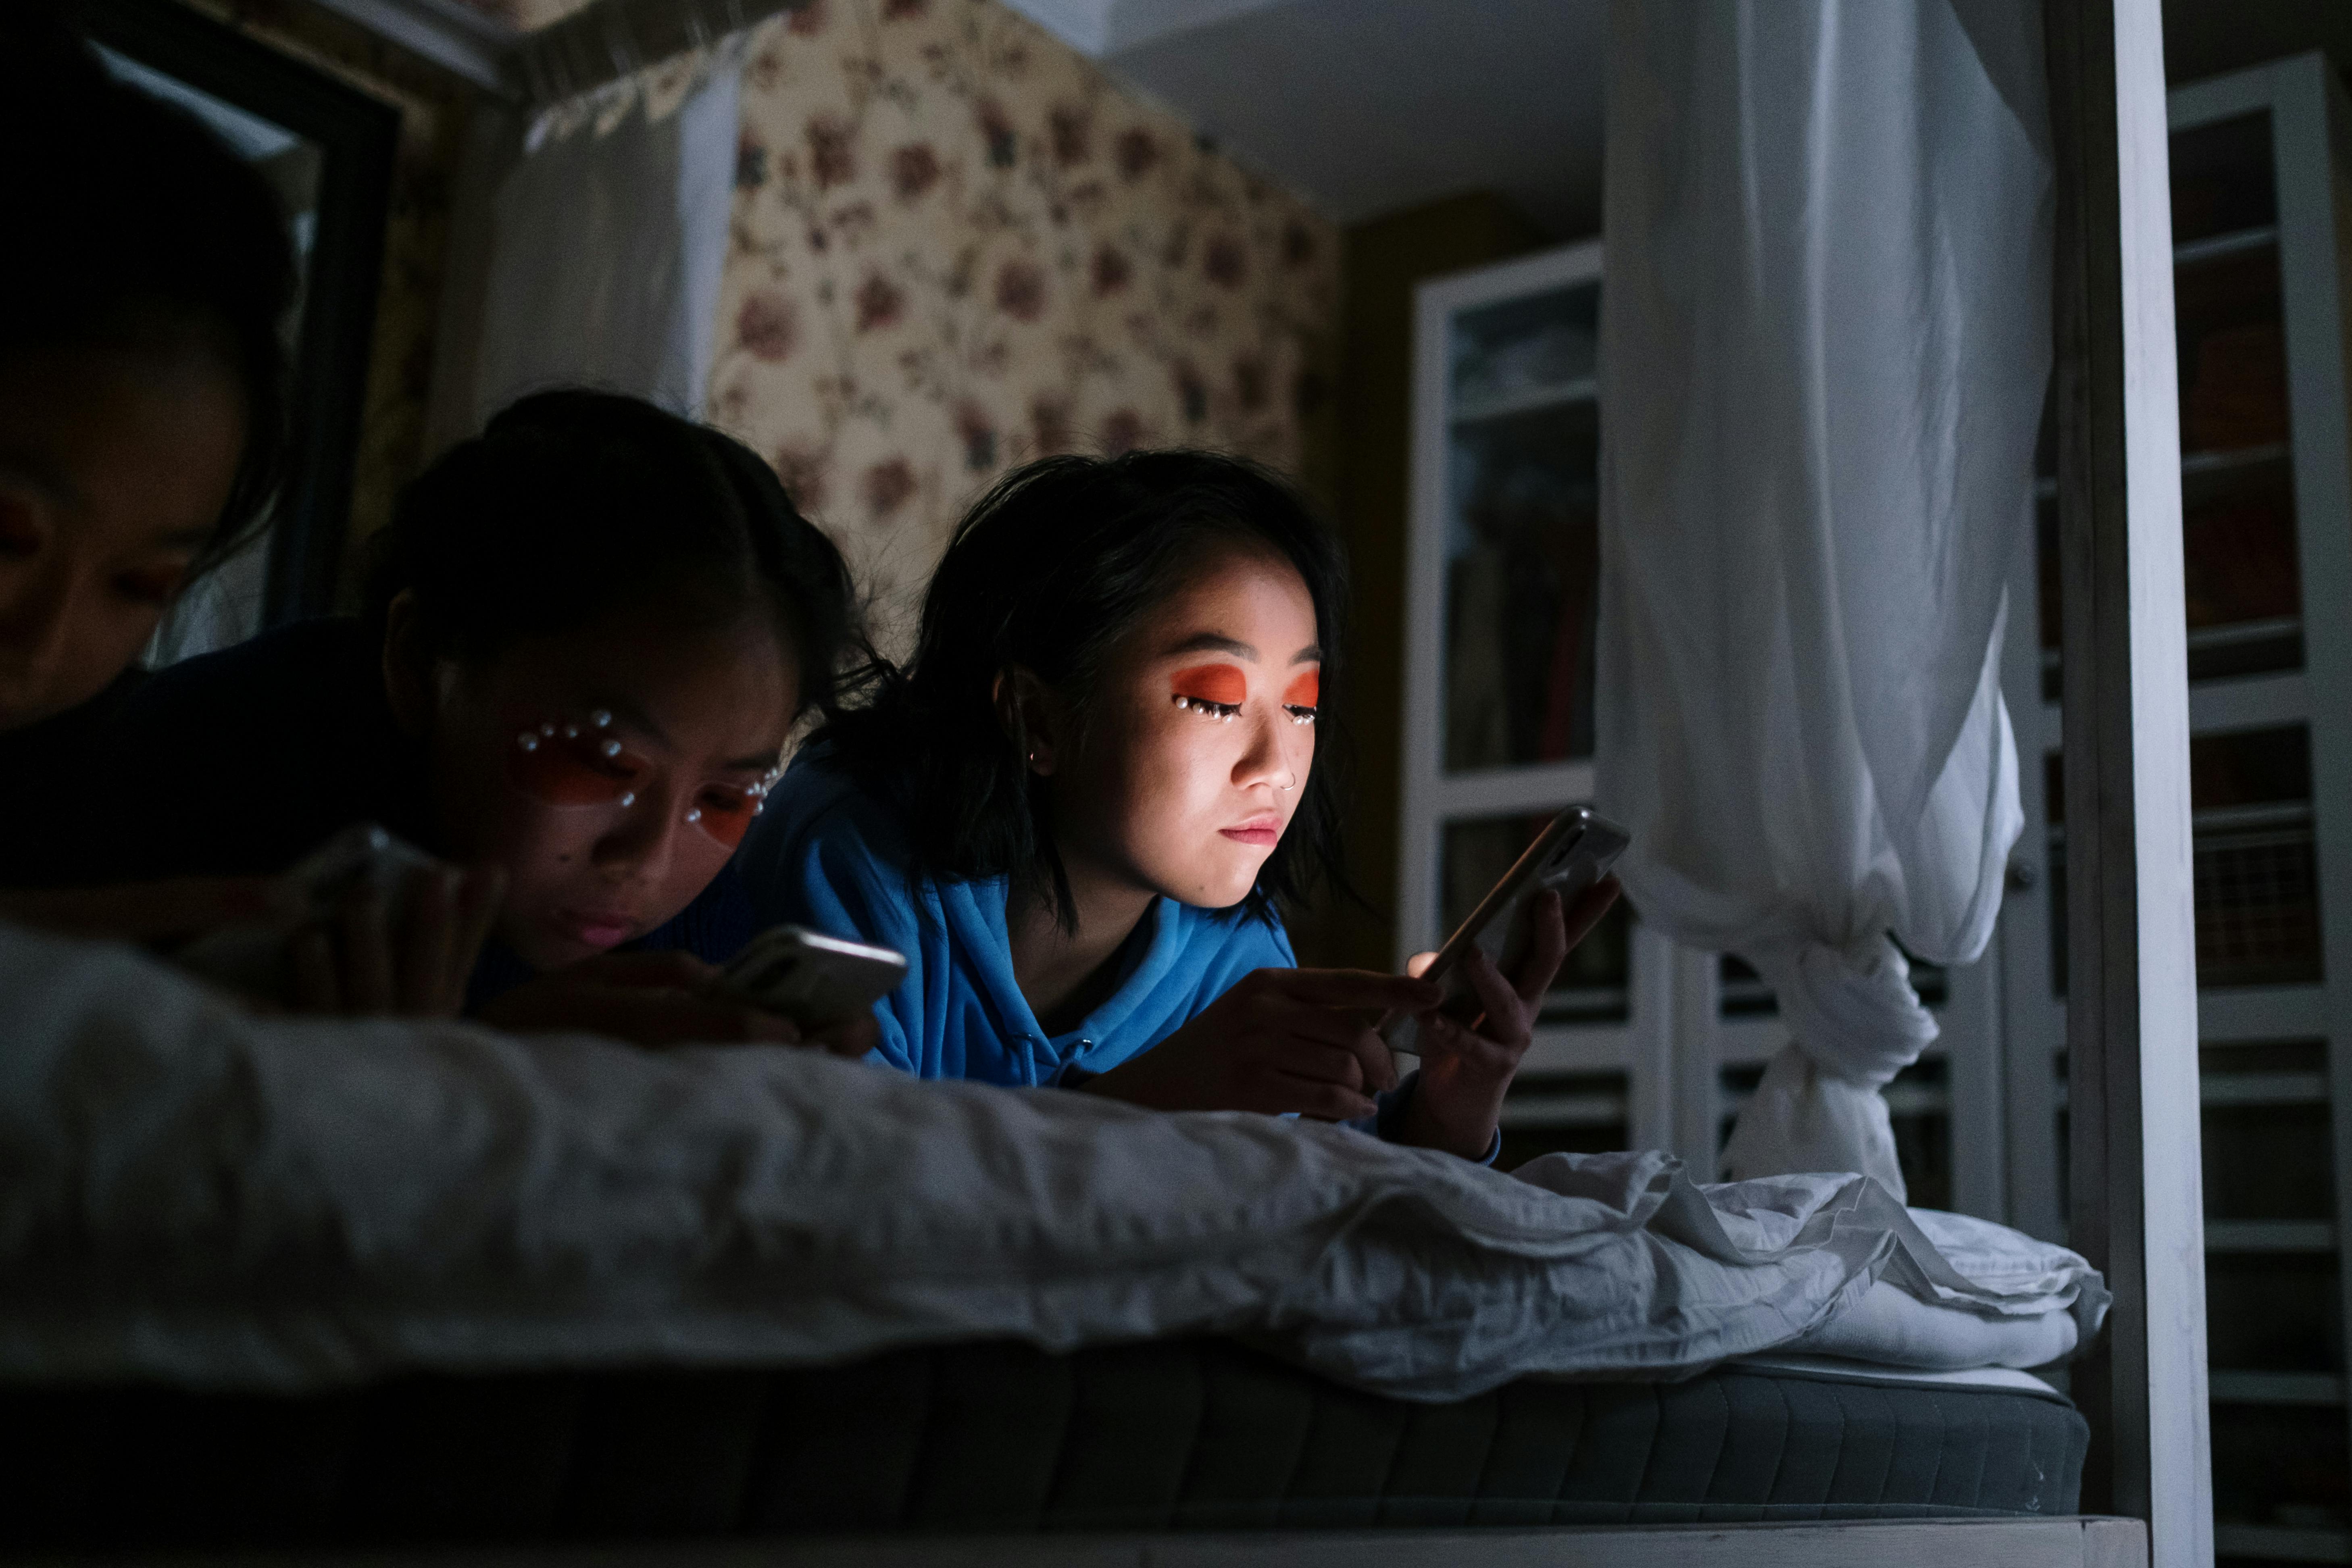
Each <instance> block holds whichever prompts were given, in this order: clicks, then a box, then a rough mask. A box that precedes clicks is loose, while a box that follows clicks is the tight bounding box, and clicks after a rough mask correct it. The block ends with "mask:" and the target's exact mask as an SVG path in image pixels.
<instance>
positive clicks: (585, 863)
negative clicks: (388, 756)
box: [427, 605, 799, 969]
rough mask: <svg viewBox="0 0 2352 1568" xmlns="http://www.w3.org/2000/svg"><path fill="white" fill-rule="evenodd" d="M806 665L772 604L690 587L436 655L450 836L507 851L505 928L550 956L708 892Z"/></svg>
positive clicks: (662, 915)
mask: <svg viewBox="0 0 2352 1568" xmlns="http://www.w3.org/2000/svg"><path fill="white" fill-rule="evenodd" d="M798 687H799V679H798V676H797V674H796V672H795V671H794V670H793V668H792V666H791V662H790V659H789V658H788V656H787V655H786V654H785V653H784V652H783V650H782V647H780V646H779V644H778V640H777V637H776V634H775V632H774V631H773V629H772V627H771V626H769V624H768V623H766V622H765V621H764V620H762V619H760V618H758V617H742V618H739V619H738V620H736V621H735V622H734V623H733V624H731V625H726V626H718V627H712V626H704V625H698V624H697V618H696V617H695V616H692V615H691V614H690V613H681V611H680V609H679V608H678V607H677V606H676V605H650V606H642V607H637V608H634V609H631V610H627V611H623V612H617V613H615V614H613V615H609V616H604V617H602V618H600V619H599V620H597V621H595V622H593V623H592V624H590V625H589V626H583V627H582V628H580V629H578V630H576V631H572V632H567V633H564V634H562V635H561V636H558V637H532V638H529V639H526V640H524V641H522V642H519V643H517V644H515V645H514V646H512V647H509V648H508V649H507V650H506V651H504V652H502V653H500V654H499V656H498V657H497V658H495V659H493V660H492V661H491V662H490V663H489V664H488V666H487V667H485V668H471V669H461V668H458V667H457V666H456V665H454V664H450V663H447V662H446V661H445V662H444V663H442V664H440V665H438V666H436V668H435V674H434V680H433V692H432V697H431V701H432V704H433V710H432V719H431V723H430V730H429V733H428V736H427V752H428V755H429V758H430V763H429V767H430V776H431V785H432V792H433V798H434V805H435V810H436V818H437V826H438V827H439V830H440V840H441V842H440V843H439V845H438V846H437V847H439V848H441V849H442V851H443V852H444V853H446V854H448V855H451V856H454V857H456V858H460V859H464V860H469V861H488V862H495V863H496V864H498V865H499V866H502V867H504V868H506V873H507V879H508V889H509V891H508V895H507V904H506V910H505V912H504V913H503V914H502V915H501V916H500V917H499V927H498V934H499V938H500V939H501V940H502V941H504V942H506V944H507V945H508V946H509V947H510V948H512V949H513V950H514V951H515V952H516V953H517V954H519V955H520V957H522V958H523V959H524V960H525V961H526V962H528V963H530V964H531V965H533V966H534V967H536V968H540V969H551V968H555V967H557V966H559V965H562V964H565V963H573V962H575V961H577V960H579V959H582V958H585V957H588V956H589V955H590V954H592V953H596V952H604V950H606V949H608V948H612V947H614V946H617V945H619V944H620V943H622V942H627V941H629V940H631V939H632V938H635V937H639V936H643V935H644V934H646V932H647V931H651V930H653V929H654V928H655V927H656V926H658V925H660V924H662V923H663V922H664V921H667V920H669V919H670V918H671V917H673V916H675V915H676V914H677V912H678V911H679V910H683V909H684V908H686V906H687V905H688V904H689V903H692V902H693V901H694V900H695V899H696V897H697V896H698V895H699V894H700V893H701V892H702V890H703V889H705V888H707V887H709V885H710V880H711V879H712V878H714V877H716V876H718V875H719V870H720V869H721V868H723V867H724V866H725V865H726V864H727V859H728V857H729V856H730V855H731V854H732V853H733V852H734V848H735V846H736V845H737V844H738V843H740V842H741V840H742V837H743V834H744V831H745V830H746V829H747V828H749V827H750V826H751V818H752V817H753V816H754V815H756V813H757V812H758V810H759V808H760V804H761V797H762V796H763V795H765V794H766V791H767V786H768V784H770V783H771V782H772V779H773V777H774V772H775V768H776V765H777V762H778V758H779V755H780V753H781V752H782V750H783V745H784V741H785V737H786V735H787V733H788V731H789V730H790V726H791V718H792V714H793V709H794V708H795V707H796V706H797V700H798Z"/></svg>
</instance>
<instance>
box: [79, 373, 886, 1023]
mask: <svg viewBox="0 0 2352 1568" xmlns="http://www.w3.org/2000/svg"><path fill="white" fill-rule="evenodd" d="M370 545H371V548H372V551H373V555H372V568H371V571H370V573H369V576H368V582H367V589H366V594H365V604H364V610H363V613H362V615H361V616H359V617H358V618H356V619H333V620H323V621H313V622H308V623H304V624H300V625H297V626H289V627H285V628H283V629H281V630H278V631H276V632H272V633H268V634H267V635H265V636H263V637H257V638H256V639H255V640H253V641H252V642H249V643H247V644H244V645H242V646H240V647H234V648H230V649H227V650H226V651H224V652H221V653H217V654H214V655H210V656H207V657H205V658H196V659H191V660H189V661H187V662H186V663H184V664H181V665H176V666H174V667H173V668H170V669H168V670H165V671H163V672H162V673H160V674H158V675H156V676H154V677H153V678H152V679H150V680H149V681H148V682H147V683H146V685H145V686H144V687H143V688H142V689H141V690H140V691H138V692H137V693H136V694H135V695H134V696H132V697H131V699H129V700H128V701H127V702H126V703H125V704H124V707H123V710H122V711H121V714H120V715H119V716H118V717H117V718H116V719H115V721H113V722H112V724H111V725H110V731H109V732H110V745H111V746H112V747H114V748H115V750H116V752H117V754H118V757H119V759H120V763H121V765H122V766H124V767H128V766H130V765H131V762H132V760H133V759H137V758H153V759H163V760H168V763H169V768H170V782H169V786H168V787H167V788H164V789H162V790H160V791H157V792H156V793H155V794H154V795H153V796H152V798H151V799H150V800H149V801H147V802H146V803H144V804H142V805H141V807H140V808H139V809H138V810H137V811H135V812H127V813H123V814H121V823H120V824H119V828H118V830H117V832H116V833H115V835H114V837H113V844H112V847H111V849H110V853H109V854H108V855H107V856H106V857H104V858H103V859H104V860H105V861H106V862H110V863H106V864H104V867H103V868H104V870H105V871H107V872H109V873H111V874H112V875H115V876H121V877H138V878H152V877H158V876H165V875H187V874H195V873H231V872H242V871H258V870H275V869H278V868H282V867H284V866H286V865H288V864H289V863H290V862H292V861H294V860H295V859H296V858H299V857H300V856H301V855H303V854H304V853H305V852H306V851H308V850H310V849H311V848H313V847H315V846H317V845H318V844H319V843H320V842H321V841H322V840H324V839H326V838H328V837H331V835H333V834H334V833H335V832H336V831H337V830H339V829H341V828H343V827H346V826H350V825H352V824H354V823H359V822H371V821H372V822H376V823H380V824H382V825H383V826H385V827H387V828H389V829H391V830H392V831H393V832H394V833H395V834H397V835H399V836H401V837H404V838H406V839H409V840H411V841H412V842H414V843H415V844H416V845H417V846H419V847H422V848H424V849H425V850H426V851H428V852H429V853H431V854H433V855H436V856H438V857H441V858H445V859H447V860H451V861H455V862H460V863H465V864H471V865H484V866H489V867H494V868H498V869H499V871H501V872H502V873H503V877H504V882H505V887H506V896H505V900H504V904H503V907H502V908H501V909H500V910H499V913H498V916H497V920H496V923H495V925H494V927H493V928H492V940H491V942H490V943H489V946H488V949H487V951H485V952H484V953H483V955H482V959H481V962H480V963H479V965H478V966H477V967H476V968H475V970H474V972H473V974H472V977H471V984H470V985H469V987H468V996H467V1008H468V1011H470V1012H473V1013H475V1014H477V1015H478V1016H482V1017H483V1018H485V1019H487V1020H488V1021H490V1022H494V1023H498V1024H499V1025H501V1026H507V1027H511V1028H518V1029H530V1028H583V1029H593V1030H595V1031H596V1032H598V1033H602V1034H606V1035H611V1036H614V1037H620V1038H623V1039H633V1040H635V1041H638V1042H639V1043H642V1044H660V1043H667V1042H672V1041H684V1040H730V1039H770V1040H790V1039H793V1038H795V1037H796V1033H795V1031H794V1029H793V1026H792V1025H791V1024H790V1023H789V1022H788V1021H787V1020H784V1019H782V1018H778V1017H774V1016H770V1015H767V1014H763V1013H761V1012H758V1011H755V1010H751V1009H749V1008H746V1007H743V1006H741V1005H737V1004H735V1003H732V1002H730V1001H727V1000H725V999H724V998H722V997H719V996H718V995H716V994H712V992H711V991H710V988H709V980H710V979H711V977H712V974H713V973H714V972H713V969H712V964H713V963H714V962H716V961H721V960H724V959H726V958H728V957H730V956H732V955H733V953H734V952H737V951H738V950H740V948H741V947H742V946H743V944H744V943H745V942H747V941H749V939H750V938H751V935H752V931H753V928H752V926H751V906H750V904H749V901H748V900H747V899H746V897H745V894H744V891H743V888H742V884H741V883H740V880H739V879H737V878H736V877H735V876H734V875H733V874H732V872H731V871H730V869H729V862H730V857H731V856H732V855H733V853H734V851H735V847H736V846H737V844H738V843H739V842H740V840H741V838H742V837H743V834H744V832H745V830H746V829H747V828H748V827H749V826H751V821H752V819H753V817H754V816H757V815H758V813H759V811H760V809H761V804H762V801H763V799H764V796H765V795H766V793H767V790H768V788H769V785H770V784H772V782H773V780H774V778H775V776H776V773H777V772H778V769H779V766H780V762H781V758H782V753H783V749H784V746H785V744H786V742H787V740H788V739H789V737H790V734H791V731H792V729H793V724H794V723H795V721H797V720H798V719H799V718H800V716H801V715H802V714H803V712H804V711H806V710H811V709H814V710H821V711H830V710H831V709H832V708H833V707H834V705H835V688H836V679H837V671H838V670H839V669H840V668H842V667H843V665H844V663H845V660H848V661H853V662H855V661H856V650H857V649H859V648H861V647H863V641H862V638H861V637H859V636H858V635H857V631H856V605H855V602H854V599H853V596H852V594H851V589H850V581H849V574H848V571H847V568H846V567H845V565H844V563H843V562H842V558H841V555H840V552H838V551H837V550H835V548H834V546H833V544H832V542H830V541H829V540H827V539H826V538H825V536H824V534H823V533H822V532H820V531H818V530H817V529H816V528H814V526H812V525H811V524H810V523H809V522H808V521H806V520H805V519H803V517H802V516H801V515H800V514H799V512H797V511H796V510H793V505H792V502H791V501H790V500H788V499H787V498H786V497H785V494H784V492H783V489H782V486H781V485H779V484H778V482H777V480H776V478H775V475H774V474H773V473H772V472H771V471H770V470H769V468H768V467H767V465H766V464H764V463H762V462H761V460H760V459H759V458H757V457H755V456H753V455H752V454H751V452H750V451H749V450H748V449H746V448H745V447H742V446H740V444H738V443H737V442H735V441H732V440H730V439H729V438H728V437H724V436H721V435H719V434H718V433H717V432H715V431H712V430H709V429H707V428H705V427H703V426H698V425H696V424H694V423H692V422H690V421H688V420H685V419H681V418H678V417H677V416H672V415H669V414H667V413H665V412H663V411H662V410H660V409H658V408H656V407H654V406H653V405H650V404H647V403H645V402H642V401H639V400H637V399H635V398H630V397H624V396H619V395H613V394H607V393H598V392H588V391H560V392H548V393H541V394H539V395H534V396H531V397H527V398H525V399H523V400H522V401H521V402H520V403H518V404H516V405H513V406H512V407H510V408H509V409H508V410H506V411H505V412H504V413H502V414H500V415H499V416H498V417H496V418H495V419H493V420H492V421H491V422H490V425H489V427H488V430H487V431H486V432H485V433H484V434H483V435H481V436H480V437H477V438H476V439H474V440H471V441H467V442H465V443H463V444H462V445H460V446H458V447H455V448H453V449H452V450H451V451H450V452H448V453H447V454H446V455H445V456H444V457H443V458H440V459H439V460H438V461H437V462H436V463H435V464H434V465H433V467H432V468H429V469H428V470H427V471H426V472H425V474H424V475H423V476H422V477H420V478H419V479H416V480H415V482H414V483H413V484H411V485H410V486H409V487H408V489H406V490H404V492H403V493H402V496H401V499H400V501H399V504H398V506H397V508H396V509H395V511H394V518H393V521H392V522H391V523H390V524H389V525H388V526H387V527H386V528H385V529H384V530H383V531H382V532H381V533H380V534H378V535H377V536H376V537H375V538H374V539H373V540H372V541H371V542H370ZM869 1032H870V1025H868V1024H867V1023H866V1021H864V1020H860V1021H859V1023H858V1024H857V1025H856V1026H853V1027H852V1028H850V1029H849V1030H848V1031H847V1032H846V1034H845V1036H843V1037H840V1038H838V1039H837V1040H835V1042H834V1043H836V1044H838V1045H840V1046H841V1047H842V1048H844V1049H849V1050H862V1049H863V1048H864V1047H865V1044H866V1037H867V1035H868V1033H869Z"/></svg>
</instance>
